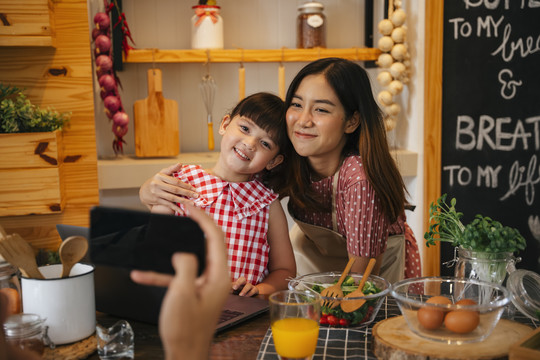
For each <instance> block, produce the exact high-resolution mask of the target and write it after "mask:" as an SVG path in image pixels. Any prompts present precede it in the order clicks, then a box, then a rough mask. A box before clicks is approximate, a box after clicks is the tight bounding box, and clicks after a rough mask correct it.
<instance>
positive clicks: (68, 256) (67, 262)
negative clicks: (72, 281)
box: [58, 236, 88, 278]
mask: <svg viewBox="0 0 540 360" xmlns="http://www.w3.org/2000/svg"><path fill="white" fill-rule="evenodd" d="M87 251H88V240H86V238H85V237H83V236H70V237H68V238H67V239H66V240H64V241H63V242H62V244H61V245H60V248H59V249H58V255H60V260H61V261H62V277H63V278H65V277H69V273H70V272H71V268H72V267H73V265H75V264H76V263H77V262H78V261H79V260H81V259H82V258H83V257H84V255H85V254H86V252H87Z"/></svg>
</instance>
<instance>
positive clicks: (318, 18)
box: [296, 1, 326, 49]
mask: <svg viewBox="0 0 540 360" xmlns="http://www.w3.org/2000/svg"><path fill="white" fill-rule="evenodd" d="M323 9H324V6H323V4H321V3H319V2H317V1H311V2H308V3H305V4H303V5H301V6H299V7H298V11H299V12H300V13H299V14H298V17H297V19H296V26H297V27H296V47H297V48H299V49H309V48H314V47H322V48H325V47H326V16H325V15H324V14H323Z"/></svg>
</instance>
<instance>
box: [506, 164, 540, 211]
mask: <svg viewBox="0 0 540 360" xmlns="http://www.w3.org/2000/svg"><path fill="white" fill-rule="evenodd" d="M536 163H537V158H536V154H535V155H533V156H531V159H530V160H529V164H528V165H527V167H525V166H520V165H519V161H517V160H516V161H515V162H514V163H513V164H512V167H511V169H510V173H509V176H508V182H509V189H508V191H507V192H506V194H504V196H502V197H501V198H500V199H499V200H500V201H504V200H506V199H508V198H509V197H510V196H512V195H515V194H516V192H517V191H518V190H519V189H520V188H521V187H523V188H525V194H524V195H525V202H526V203H527V205H532V204H533V203H534V194H535V186H536V184H538V183H539V182H540V166H538V170H537V169H536ZM535 175H537V176H536V178H535Z"/></svg>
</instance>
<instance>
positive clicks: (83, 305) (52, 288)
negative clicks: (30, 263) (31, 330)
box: [21, 263, 96, 345]
mask: <svg viewBox="0 0 540 360" xmlns="http://www.w3.org/2000/svg"><path fill="white" fill-rule="evenodd" d="M39 270H40V271H41V272H42V274H43V276H44V277H45V279H42V280H40V279H29V278H25V277H23V278H22V280H21V285H22V302H23V311H24V312H25V313H32V314H38V315H39V316H41V318H43V319H45V325H46V326H48V327H49V330H48V335H49V338H50V339H51V340H52V342H54V343H55V344H56V345H61V344H68V343H72V342H76V341H79V340H82V339H85V338H87V337H88V336H90V335H92V334H93V333H94V332H95V330H96V305H95V296H94V266H92V265H88V264H81V263H78V264H75V265H74V266H73V268H72V269H71V273H70V276H69V277H67V278H63V279H62V278H60V276H61V274H62V265H61V264H59V265H49V266H42V267H40V268H39Z"/></svg>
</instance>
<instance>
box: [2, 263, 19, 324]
mask: <svg viewBox="0 0 540 360" xmlns="http://www.w3.org/2000/svg"><path fill="white" fill-rule="evenodd" d="M0 292H2V293H4V294H5V295H6V296H7V298H8V302H9V305H8V315H11V314H17V313H20V312H21V284H20V282H19V277H18V270H17V268H16V267H15V266H13V265H11V264H10V263H8V262H5V261H2V262H0Z"/></svg>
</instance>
